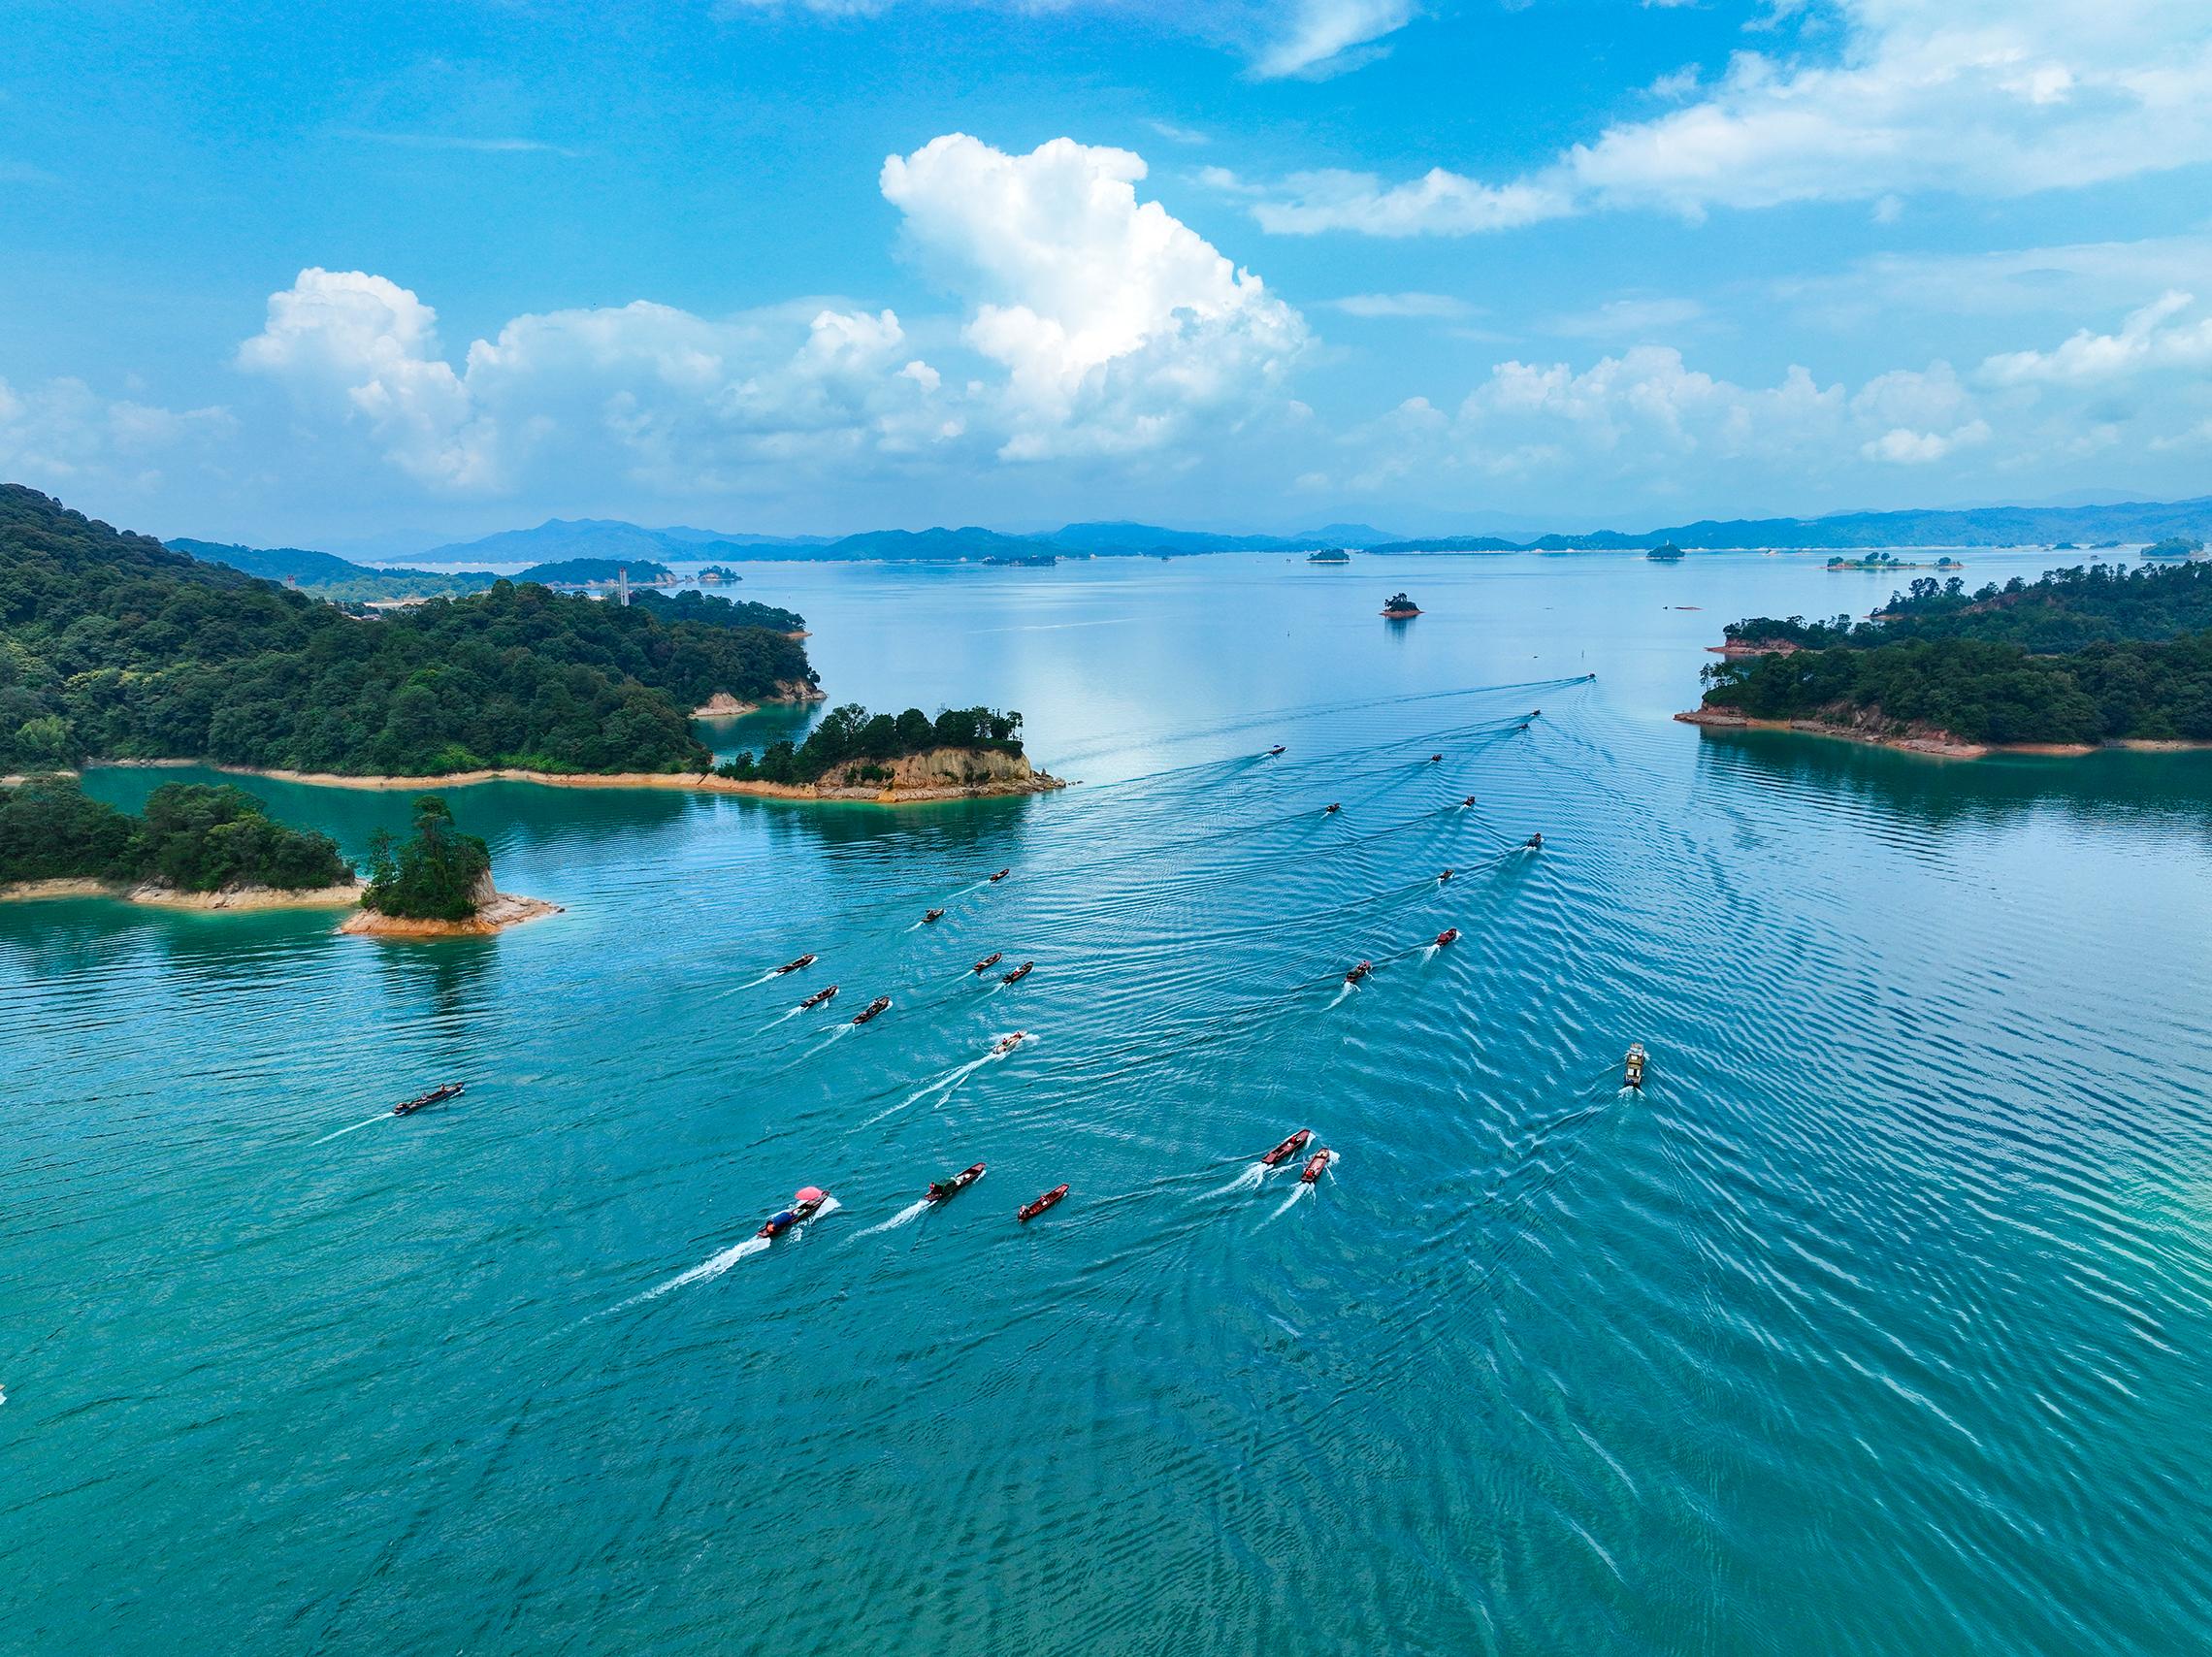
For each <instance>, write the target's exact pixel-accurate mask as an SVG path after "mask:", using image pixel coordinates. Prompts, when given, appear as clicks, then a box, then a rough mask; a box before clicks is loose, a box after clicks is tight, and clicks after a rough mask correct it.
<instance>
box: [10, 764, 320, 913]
mask: <svg viewBox="0 0 2212 1657" xmlns="http://www.w3.org/2000/svg"><path fill="white" fill-rule="evenodd" d="M94 893H99V894H105V895H111V896H118V897H120V896H128V897H130V898H132V899H133V900H135V901H137V902H141V903H181V904H189V905H192V906H196V907H207V908H277V907H284V906H288V905H295V904H301V903H309V904H314V903H332V904H349V903H352V902H354V901H356V900H357V899H358V898H359V897H360V895H361V889H360V887H359V886H358V884H357V883H356V882H355V879H354V873H353V869H352V867H351V866H350V865H349V864H348V863H347V862H346V861H345V860H344V859H343V858H342V857H340V856H339V851H338V846H337V844H336V842H334V841H333V840H332V839H331V838H330V837H329V836H328V835H327V834H318V833H316V832H314V831H313V830H311V829H291V828H287V827H285V826H284V825H283V824H281V823H278V822H276V821H275V820H274V819H272V818H271V817H270V816H269V814H268V811H267V809H266V808H265V807H264V806H263V804H262V802H261V801H260V800H258V799H256V798H255V797H254V796H252V795H249V794H247V793H246V792H245V791H244V790H243V789H238V788H231V787H227V786H224V787H213V788H211V787H207V786H205V785H202V784H195V783H168V784H165V785H164V786H162V787H160V788H157V789H155V790H154V791H153V793H152V794H151V795H150V796H147V798H146V809H145V810H144V811H142V812H141V813H139V814H138V815H137V816H135V817H134V816H132V815H131V814H129V813H128V812H123V811H118V810H116V809H115V807H114V806H112V805H109V804H108V803H106V802H105V801H103V800H97V799H93V798H90V797H89V796H86V795H85V794H84V792H83V791H82V790H81V789H80V788H79V787H78V784H77V780H76V779H75V778H74V777H61V776H47V777H32V778H28V779H26V780H24V781H23V782H20V783H17V784H16V785H15V786H13V787H10V788H5V789H0V895H7V896H16V897H27V896H75V895H92V894H94Z"/></svg>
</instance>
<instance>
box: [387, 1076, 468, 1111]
mask: <svg viewBox="0 0 2212 1657" xmlns="http://www.w3.org/2000/svg"><path fill="white" fill-rule="evenodd" d="M465 1091H467V1089H466V1088H464V1087H463V1085H462V1084H461V1083H459V1082H445V1083H440V1084H439V1086H438V1087H436V1088H431V1090H430V1091H429V1092H427V1093H417V1094H416V1095H415V1096H414V1097H413V1098H411V1099H402V1100H401V1101H400V1102H399V1103H398V1104H396V1105H394V1106H393V1107H392V1115H394V1116H396V1117H411V1116H413V1115H414V1114H415V1112H417V1111H419V1110H421V1109H422V1108H423V1106H425V1105H435V1104H438V1103H439V1102H440V1101H441V1100H445V1099H454V1098H459V1097H460V1096H461V1094H462V1093H463V1092H465Z"/></svg>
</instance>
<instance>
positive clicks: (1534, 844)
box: [1528, 834, 1544, 852]
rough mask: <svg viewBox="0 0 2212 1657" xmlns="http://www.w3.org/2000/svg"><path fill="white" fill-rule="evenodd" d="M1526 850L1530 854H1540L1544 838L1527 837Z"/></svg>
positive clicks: (1537, 835) (1539, 835)
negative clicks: (1530, 852)
mask: <svg viewBox="0 0 2212 1657" xmlns="http://www.w3.org/2000/svg"><path fill="white" fill-rule="evenodd" d="M1528 849H1529V850H1530V851H1532V852H1541V851H1543V850H1544V836H1543V835H1542V834H1531V835H1530V836H1529V837H1528Z"/></svg>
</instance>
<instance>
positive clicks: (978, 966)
mask: <svg viewBox="0 0 2212 1657" xmlns="http://www.w3.org/2000/svg"><path fill="white" fill-rule="evenodd" d="M1005 958H1006V952H1005V951H1004V950H992V952H991V953H990V954H989V955H987V956H985V957H984V958H982V959H981V960H979V961H977V962H976V963H975V969H974V970H975V972H976V975H977V976H978V977H980V976H982V975H983V974H984V973H986V972H989V971H990V970H991V969H992V967H994V966H996V965H997V964H998V963H999V962H1000V961H1002V960H1004V959H1005Z"/></svg>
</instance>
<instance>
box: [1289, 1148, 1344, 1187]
mask: <svg viewBox="0 0 2212 1657" xmlns="http://www.w3.org/2000/svg"><path fill="white" fill-rule="evenodd" d="M1335 1154H1336V1153H1335V1152H1333V1151H1331V1150H1330V1149H1329V1148H1328V1147H1327V1146H1325V1145H1324V1146H1322V1147H1321V1149H1320V1150H1318V1151H1317V1152H1315V1153H1313V1155H1311V1156H1309V1157H1307V1158H1306V1165H1305V1166H1304V1167H1303V1168H1301V1169H1299V1170H1298V1181H1299V1183H1300V1184H1301V1185H1307V1186H1310V1185H1312V1184H1313V1183H1314V1182H1315V1181H1316V1180H1317V1179H1319V1178H1320V1177H1321V1176H1322V1175H1323V1174H1325V1173H1326V1172H1328V1166H1329V1159H1330V1158H1331V1157H1332V1156H1334V1155H1335Z"/></svg>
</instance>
